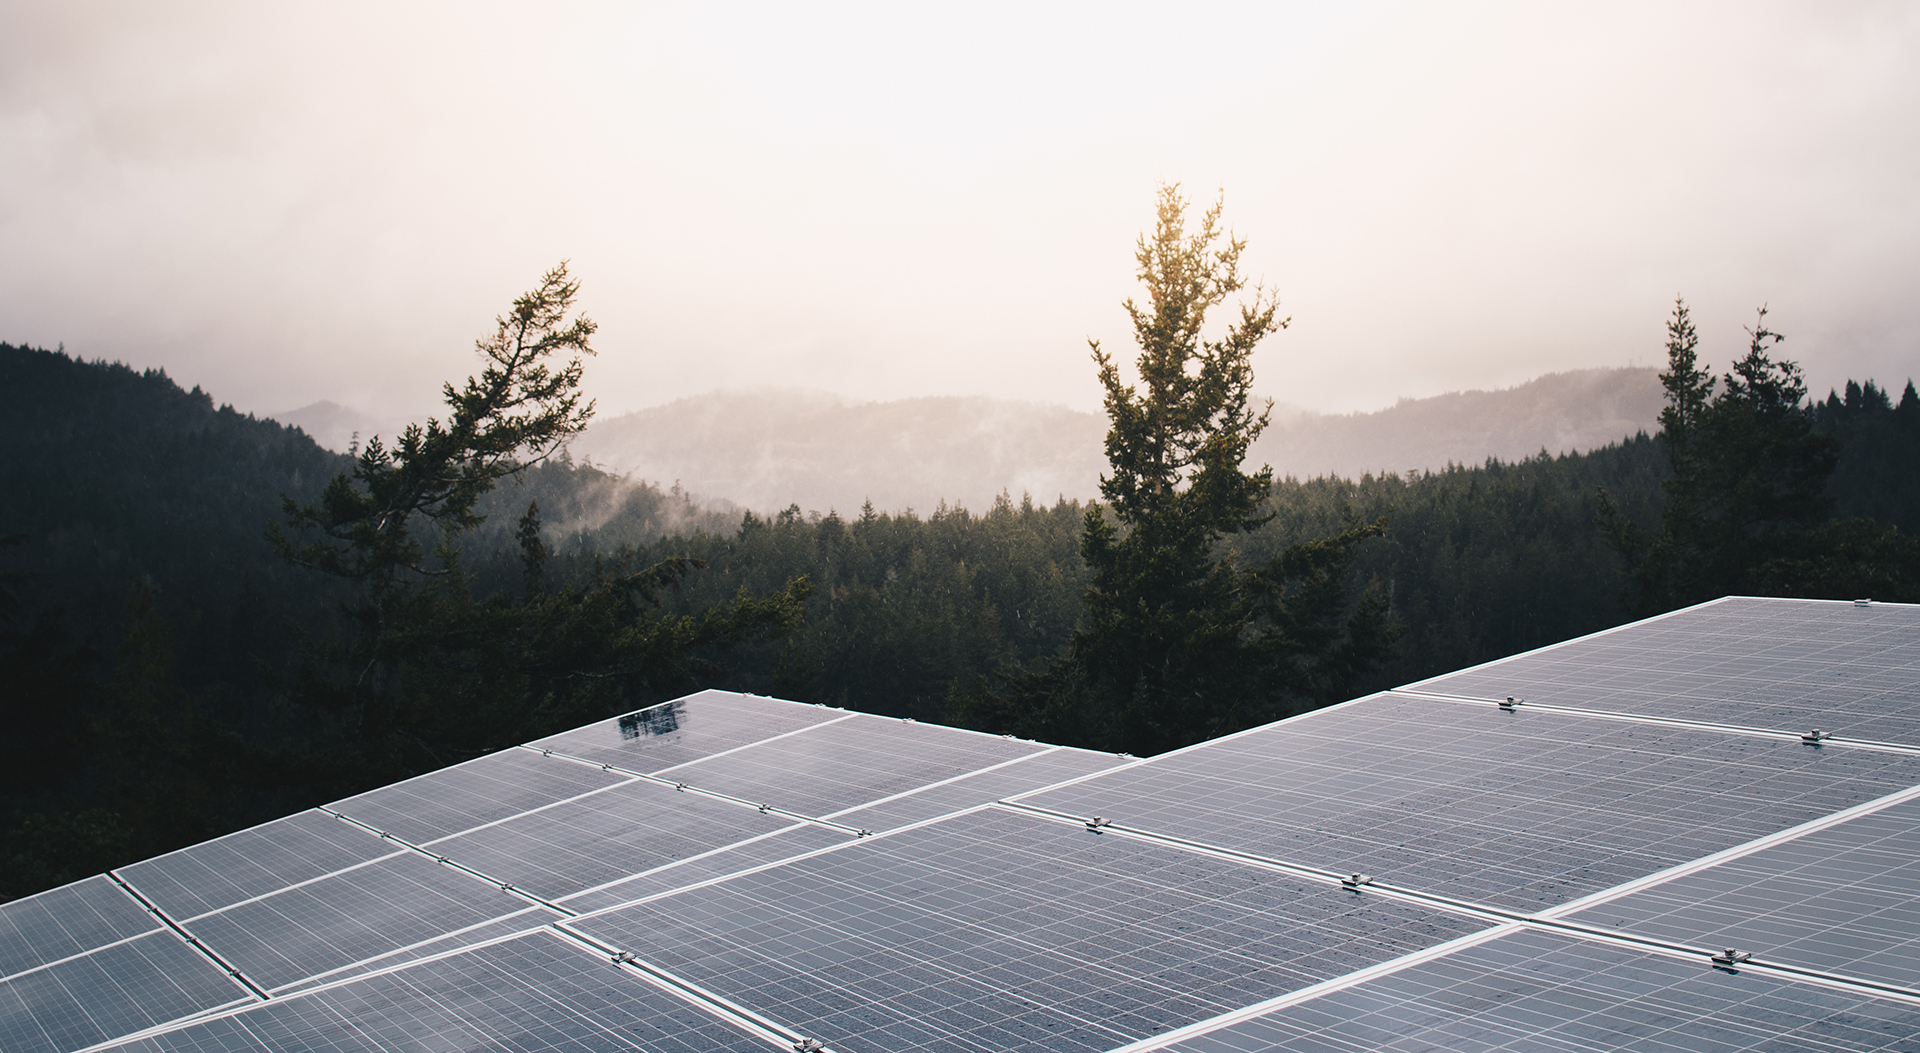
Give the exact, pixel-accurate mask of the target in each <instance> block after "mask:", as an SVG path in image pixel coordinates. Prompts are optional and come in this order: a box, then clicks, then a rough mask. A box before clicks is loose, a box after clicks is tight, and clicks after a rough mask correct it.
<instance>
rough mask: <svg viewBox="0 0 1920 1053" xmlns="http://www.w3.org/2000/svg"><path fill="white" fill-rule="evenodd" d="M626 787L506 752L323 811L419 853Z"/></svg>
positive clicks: (583, 770) (592, 771)
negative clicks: (423, 848) (471, 833)
mask: <svg viewBox="0 0 1920 1053" xmlns="http://www.w3.org/2000/svg"><path fill="white" fill-rule="evenodd" d="M629 779H630V776H625V775H615V774H612V773H610V772H604V771H601V770H599V769H597V768H590V767H587V766H586V765H583V764H571V763H568V762H566V761H556V760H553V759H552V758H549V757H542V756H540V755H539V754H537V753H530V752H528V751H526V750H522V749H510V750H502V751H500V752H499V753H489V754H487V755H486V756H484V757H477V758H475V759H473V760H470V761H467V762H466V763H465V764H458V765H455V766H453V767H451V768H442V769H441V770H439V771H435V772H428V773H427V774H425V775H421V776H418V777H416V778H412V779H408V780H407V781H405V782H397V783H394V784H393V785H391V786H383V787H381V788H380V789H378V790H371V791H368V792H367V793H363V794H360V795H359V796H357V797H349V798H347V799H346V800H344V801H337V802H335V803H334V804H332V805H329V806H328V807H330V808H332V809H333V810H334V811H336V812H340V813H341V814H343V815H346V816H347V817H348V818H351V819H355V820H358V821H360V822H363V823H366V824H367V825H368V826H371V827H373V828H374V829H376V830H380V831H384V832H386V833H390V834H392V835H393V836H395V837H398V838H400V839H402V840H405V841H410V842H412V843H414V844H416V845H418V844H425V843H426V842H428V841H433V840H437V839H439V838H442V837H448V836H451V835H453V834H457V833H461V832H462V831H466V830H471V829H473V828H474V827H476V826H481V825H484V824H486V823H491V822H495V821H497V820H500V819H505V818H508V817H509V816H514V815H519V814H520V813H521V812H525V811H528V810H530V809H534V808H539V807H542V806H543V805H549V804H553V803H554V802H556V801H563V800H566V799H567V798H569V797H577V796H579V795H580V794H583V793H591V792H592V791H594V790H598V789H602V788H604V787H607V786H612V785H615V784H617V783H622V782H627V781H629Z"/></svg>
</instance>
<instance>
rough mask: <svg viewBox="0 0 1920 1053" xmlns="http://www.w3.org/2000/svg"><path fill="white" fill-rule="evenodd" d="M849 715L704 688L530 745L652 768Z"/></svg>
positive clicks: (631, 767) (634, 767)
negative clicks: (704, 689) (703, 689)
mask: <svg viewBox="0 0 1920 1053" xmlns="http://www.w3.org/2000/svg"><path fill="white" fill-rule="evenodd" d="M846 715H847V714H846V711H845V710H840V709H828V708H826V707H825V706H810V705H803V704H801V703H799V702H787V701H784V700H782V699H777V698H764V697H762V696H759V695H741V694H736V693H734V692H732V691H701V692H698V693H696V694H692V695H688V696H687V697H685V698H680V699H675V700H674V701H672V702H665V703H662V704H660V705H657V706H654V707H652V708H650V709H643V710H640V711H638V712H635V713H628V714H627V715H625V716H621V717H614V718H612V719H610V720H603V721H600V722H599V723H597V724H589V725H587V726H586V727H584V728H577V729H575V730H573V731H567V732H562V733H561V734H558V735H554V736H551V737H549V738H544V739H541V740H540V741H538V742H534V743H530V745H533V746H537V747H540V748H542V749H550V750H553V751H554V752H555V753H566V754H570V755H572V756H575V757H584V758H586V759H587V760H590V761H594V762H595V763H598V764H611V765H614V766H615V767H619V768H625V769H627V770H629V771H638V772H647V773H652V772H657V771H660V770H661V769H663V768H671V767H673V766H675V765H678V764H685V763H687V762H689V761H696V760H699V759H701V758H703V757H711V756H713V755H714V754H716V753H721V752H724V751H726V750H730V749H734V748H736V747H739V746H745V745H748V744H749V743H754V742H760V741H762V740H764V739H770V738H773V737H774V736H776V735H784V734H786V733H787V732H790V731H798V730H800V729H801V728H805V727H810V726H812V725H815V724H822V723H825V722H827V721H829V720H834V719H837V718H839V717H844V716H846Z"/></svg>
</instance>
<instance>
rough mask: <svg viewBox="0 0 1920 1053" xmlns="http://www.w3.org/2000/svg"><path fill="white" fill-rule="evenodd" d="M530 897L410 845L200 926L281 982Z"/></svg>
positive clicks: (232, 958) (255, 975) (272, 983)
mask: <svg viewBox="0 0 1920 1053" xmlns="http://www.w3.org/2000/svg"><path fill="white" fill-rule="evenodd" d="M527 905H528V904H527V902H526V901H525V900H523V899H520V898H518V897H516V896H510V895H508V894H507V893H505V892H502V891H500V890H499V889H498V888H495V887H493V886H491V885H488V884H487V883H485V882H483V881H480V880H479V879H477V878H475V877H473V876H472V875H470V874H463V873H461V872H460V871H458V870H455V869H453V868H452V867H448V866H442V865H441V864H439V863H436V862H434V861H433V860H431V859H428V858H426V857H424V856H420V855H416V854H414V853H412V852H408V853H406V854H404V855H398V856H394V857H393V858H391V859H383V860H380V861H379V862H377V863H369V864H367V865H366V866H364V867H359V868H356V869H353V870H348V871H344V872H342V873H339V874H335V875H333V876H332V877H326V878H322V879H320V880H319V881H315V882H313V883H311V884H308V885H302V886H300V887H298V888H292V889H288V890H287V891H285V892H281V893H278V894H276V895H272V896H268V897H266V898H265V899H259V900H254V901H253V902H251V903H243V904H240V905H239V906H235V907H229V908H228V909H226V910H223V911H221V912H220V913H218V914H209V915H207V916H206V917H204V918H200V919H199V920H197V921H195V922H194V923H193V926H192V931H193V933H194V935H196V936H198V937H199V938H200V939H201V940H202V941H203V942H205V943H206V945H207V946H209V947H211V948H213V950H214V951H215V952H216V953H218V954H219V955H220V956H221V957H223V958H225V959H226V960H227V961H229V962H232V963H233V964H234V966H235V967H236V968H238V969H239V970H240V972H241V974H242V975H244V976H246V977H247V978H248V979H250V980H252V981H253V982H254V983H257V984H259V985H260V986H261V987H264V988H267V989H268V990H273V989H275V988H278V987H281V986H283V985H286V984H291V983H294V982H296V981H299V980H303V979H306V978H307V977H309V976H313V975H315V974H317V973H323V972H327V971H328V970H332V969H337V968H339V967H340V966H343V965H350V964H352V963H354V962H357V961H361V960H362V959H366V958H371V957H373V956H375V955H380V954H385V953H386V952H388V951H392V950H395V949H397V948H400V947H406V946H409V945H411V944H415V943H418V942H420V941H422V940H429V939H433V938H435V937H438V936H443V935H445V934H447V933H449V932H452V931H454V930H455V929H464V928H466V927H468V926H470V925H477V924H479V923H481V922H484V921H491V920H493V919H495V918H499V917H503V916H505V915H508V914H513V913H516V912H518V911H520V910H522V909H524V908H525V907H526V906H527Z"/></svg>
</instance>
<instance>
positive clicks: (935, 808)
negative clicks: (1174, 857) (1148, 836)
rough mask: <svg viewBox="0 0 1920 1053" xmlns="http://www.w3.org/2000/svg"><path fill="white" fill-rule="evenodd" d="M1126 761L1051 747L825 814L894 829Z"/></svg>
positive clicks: (854, 824) (849, 823)
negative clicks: (882, 798) (873, 801)
mask: <svg viewBox="0 0 1920 1053" xmlns="http://www.w3.org/2000/svg"><path fill="white" fill-rule="evenodd" d="M1129 762H1130V758H1126V757H1121V756H1117V755H1115V754H1112V753H1094V752H1092V751H1090V750H1076V749H1052V750H1047V751H1045V752H1042V753H1037V754H1034V755H1032V756H1029V757H1022V758H1020V759H1019V760H1016V761H1013V762H1012V763H1008V764H1002V765H1000V766H998V767H994V768H990V769H987V770H985V771H981V772H978V773H975V774H972V775H964V776H961V777H959V778H957V779H953V780H952V781H950V782H944V783H940V784H937V785H934V786H928V787H926V788H924V789H919V790H913V791H911V792H908V793H905V794H902V795H900V796H898V797H895V798H891V799H887V800H883V801H880V802H877V803H875V804H871V805H865V806H862V807H858V808H855V809H853V810H851V811H845V812H834V813H831V814H829V815H828V816H826V818H828V819H832V820H833V821H834V822H836V823H844V824H846V825H847V826H851V827H855V828H857V829H862V830H873V831H875V832H879V831H883V830H893V829H897V828H899V827H902V826H908V825H911V824H913V823H918V822H924V821H926V820H928V819H932V818H935V817H937V816H942V815H948V814H950V813H953V812H958V811H963V810H965V809H968V808H972V807H973V806H975V805H979V804H986V803H987V802H989V801H997V800H1000V799H1002V798H1007V797H1015V796H1018V795H1020V794H1023V793H1027V792H1029V791H1032V790H1037V789H1039V788H1040V787H1042V786H1051V785H1053V784H1054V783H1058V782H1065V781H1067V780H1069V779H1077V778H1079V777H1081V776H1083V775H1092V774H1093V773H1095V772H1099V771H1105V770H1106V769H1108V768H1116V767H1119V766H1120V765H1122V764H1126V763H1129Z"/></svg>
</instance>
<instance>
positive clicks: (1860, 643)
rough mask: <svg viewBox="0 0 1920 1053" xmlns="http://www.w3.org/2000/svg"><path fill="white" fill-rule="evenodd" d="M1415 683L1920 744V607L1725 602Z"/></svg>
mask: <svg viewBox="0 0 1920 1053" xmlns="http://www.w3.org/2000/svg"><path fill="white" fill-rule="evenodd" d="M1411 689H1414V690H1420V691H1433V692H1440V693H1450V694H1460V695H1467V696H1473V697H1481V698H1505V697H1507V696H1508V695H1516V696H1520V697H1523V698H1526V699H1528V700H1530V701H1536V702H1547V703H1552V704H1555V705H1566V706H1575V707H1580V708H1586V709H1597V710H1605V711H1609V712H1621V713H1639V714H1643V715H1647V716H1656V717H1673V718H1679V719H1685V720H1700V721H1709V722H1713V723H1722V724H1736V725H1742V726H1748V727H1766V728H1777V729H1780V730H1784V731H1794V732H1802V731H1808V730H1811V729H1813V728H1820V729H1822V730H1825V731H1830V732H1833V733H1835V734H1838V735H1844V736H1848V737H1852V738H1861V739H1871V740H1877V741H1882V742H1902V743H1909V744H1914V745H1920V710H1916V709H1915V707H1914V706H1912V705H1911V704H1910V701H1909V700H1911V699H1912V698H1913V697H1914V695H1915V692H1916V691H1920V607H1915V606H1908V605H1899V604H1874V605H1873V606H1871V607H1856V606H1854V605H1853V604H1850V603H1824V602H1820V601H1810V600H1766V599H1727V600H1721V601H1718V602H1716V603H1713V604H1710V605H1707V606H1704V607H1697V608H1692V609H1689V610H1686V611H1682V612H1679V613H1676V614H1670V615H1667V616H1665V617H1662V618H1656V619H1650V620H1648V621H1644V622H1637V623H1634V624H1632V625H1629V626H1625V627H1623V628H1620V629H1615V630H1612V631H1610V632H1607V633H1602V634H1599V635H1597V636H1592V637H1587V638H1584V639H1581V640H1576V641H1572V642H1570V643H1565V644H1558V645H1555V646H1553V647H1549V648H1545V649H1543V650H1540V651H1535V652H1532V653H1529V654H1525V655H1521V656H1518V657H1515V658H1508V659H1503V660H1501V661H1497V662H1491V663H1488V664H1487V665H1483V666H1478V667H1476V668H1473V669H1469V670H1466V671H1463V672H1459V673H1449V674H1447V675H1445V676H1439V677H1434V678H1432V679H1429V680H1423V681H1421V682H1419V683H1418V684H1414V685H1411Z"/></svg>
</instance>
